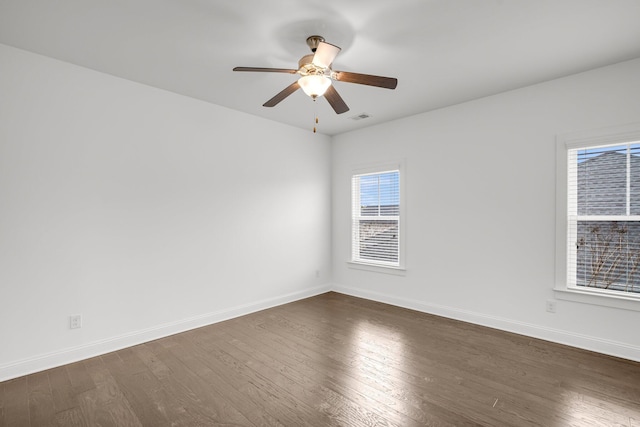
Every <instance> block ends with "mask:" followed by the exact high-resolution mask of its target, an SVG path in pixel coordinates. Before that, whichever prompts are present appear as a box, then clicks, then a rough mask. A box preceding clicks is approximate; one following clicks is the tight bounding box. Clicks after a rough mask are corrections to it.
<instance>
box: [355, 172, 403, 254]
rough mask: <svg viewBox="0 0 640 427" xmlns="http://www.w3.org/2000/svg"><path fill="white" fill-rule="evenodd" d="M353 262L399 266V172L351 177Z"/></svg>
mask: <svg viewBox="0 0 640 427" xmlns="http://www.w3.org/2000/svg"><path fill="white" fill-rule="evenodd" d="M352 201H353V206H352V220H353V221H352V233H353V238H352V250H351V254H352V260H353V261H356V262H365V263H372V264H380V265H389V266H399V265H400V251H399V248H400V245H399V239H400V234H399V232H400V172H399V171H398V170H394V171H385V172H379V173H372V174H362V175H354V176H353V178H352Z"/></svg>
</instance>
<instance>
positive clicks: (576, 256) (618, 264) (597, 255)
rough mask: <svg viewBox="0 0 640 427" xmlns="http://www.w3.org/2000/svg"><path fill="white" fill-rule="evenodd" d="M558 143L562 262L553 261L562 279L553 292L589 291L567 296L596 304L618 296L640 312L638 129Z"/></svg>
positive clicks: (570, 138) (605, 131)
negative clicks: (579, 296) (583, 297)
mask: <svg viewBox="0 0 640 427" xmlns="http://www.w3.org/2000/svg"><path fill="white" fill-rule="evenodd" d="M585 135H586V136H585ZM558 144H559V147H558V154H559V157H558V168H559V169H558V179H559V181H560V180H561V179H562V181H563V183H562V185H563V186H564V189H563V190H564V191H561V189H560V182H559V184H558V185H559V187H558V190H559V191H558V204H559V207H563V210H564V214H563V216H564V218H563V222H564V224H562V225H563V226H560V222H558V229H559V230H561V231H562V233H563V234H564V236H562V239H563V242H562V244H563V246H564V247H563V250H562V251H561V253H562V255H563V256H564V260H560V259H558V261H559V265H560V266H561V267H564V277H563V278H562V279H560V277H558V280H557V281H558V283H556V290H557V291H561V292H567V293H571V292H573V293H577V294H583V295H588V297H587V299H582V300H581V299H579V298H578V299H576V298H568V299H573V300H580V301H584V302H592V303H596V304H601V303H603V299H605V300H606V299H607V298H608V299H609V300H611V299H615V298H618V299H623V300H626V301H627V302H626V303H624V304H626V305H625V306H624V307H623V308H630V307H631V306H632V305H633V306H634V307H633V308H632V309H638V310H640V127H638V129H637V132H629V131H616V130H612V129H607V130H603V131H602V132H599V133H594V134H591V135H589V134H583V135H581V136H576V137H573V138H572V137H568V138H561V140H560V141H559V143H558ZM561 197H562V198H564V200H561V199H560V198H561ZM558 296H559V297H560V298H564V299H566V294H565V295H562V294H560V295H558ZM589 298H590V299H589ZM594 298H597V299H599V301H596V300H594ZM630 303H631V305H630ZM604 305H615V306H618V305H616V304H610V303H604Z"/></svg>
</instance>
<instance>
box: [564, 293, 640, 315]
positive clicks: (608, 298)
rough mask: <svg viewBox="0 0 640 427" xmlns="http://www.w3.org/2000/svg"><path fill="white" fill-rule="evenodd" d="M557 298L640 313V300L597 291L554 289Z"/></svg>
mask: <svg viewBox="0 0 640 427" xmlns="http://www.w3.org/2000/svg"><path fill="white" fill-rule="evenodd" d="M553 293H554V294H555V297H556V298H557V299H560V300H565V301H573V302H579V303H583V304H592V305H600V306H604V307H612V308H620V309H623V310H632V311H640V299H638V298H633V297H626V296H624V295H614V294H610V293H605V292H599V291H597V290H588V291H582V290H578V289H562V288H561V289H558V288H556V289H554V290H553Z"/></svg>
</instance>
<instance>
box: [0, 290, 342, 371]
mask: <svg viewBox="0 0 640 427" xmlns="http://www.w3.org/2000/svg"><path fill="white" fill-rule="evenodd" d="M330 290H331V285H329V284H326V285H323V286H319V287H315V288H311V289H305V290H303V291H299V292H293V293H289V294H286V295H280V296H278V297H274V298H267V299H264V300H262V301H257V302H254V303H250V304H244V305H239V306H236V307H232V308H228V309H224V310H220V311H216V312H212V313H206V314H202V315H199V316H193V317H190V318H187V319H182V320H178V321H175V322H171V323H166V324H162V325H158V326H154V327H152V328H147V329H143V330H138V331H134V332H131V333H128V334H124V335H120V336H117V337H112V338H107V339H104V340H100V341H95V342H91V343H87V344H83V345H80V346H75V347H70V348H65V349H62V350H60V351H56V352H52V353H47V354H43V355H39V356H35V357H31V358H28V359H24V360H19V361H17V362H13V363H9V364H6V365H2V366H0V381H6V380H10V379H12V378H17V377H21V376H23V375H28V374H31V373H34V372H39V371H44V370H46V369H51V368H55V367H57V366H61V365H65V364H68V363H73V362H77V361H79V360H83V359H88V358H90V357H95V356H99V355H101V354H106V353H110V352H112V351H116V350H120V349H123V348H126V347H131V346H134V345H138V344H142V343H145V342H148V341H153V340H157V339H159V338H164V337H167V336H170V335H174V334H177V333H180V332H185V331H188V330H191V329H195V328H200V327H202V326H207V325H211V324H213V323H218V322H222V321H224V320H229V319H233V318H235V317H239V316H243V315H246V314H250V313H254V312H256V311H260V310H264V309H267V308H271V307H276V306H278V305H282V304H287V303H290V302H293V301H297V300H301V299H304V298H309V297H312V296H315V295H319V294H323V293H325V292H329V291H330Z"/></svg>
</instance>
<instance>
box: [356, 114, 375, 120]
mask: <svg viewBox="0 0 640 427" xmlns="http://www.w3.org/2000/svg"><path fill="white" fill-rule="evenodd" d="M369 117H371V116H370V115H368V114H367V113H362V114H358V115H357V116H353V117H351V120H362V119H368V118H369Z"/></svg>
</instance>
